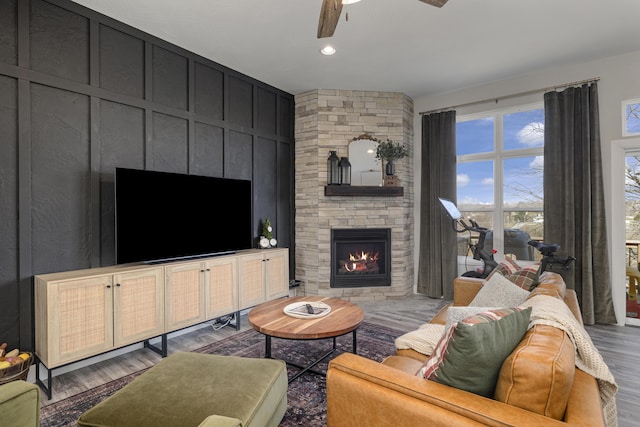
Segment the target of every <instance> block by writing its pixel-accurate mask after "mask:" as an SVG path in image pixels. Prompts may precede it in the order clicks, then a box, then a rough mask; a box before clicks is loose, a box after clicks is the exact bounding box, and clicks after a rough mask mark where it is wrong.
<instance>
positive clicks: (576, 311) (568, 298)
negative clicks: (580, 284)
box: [564, 289, 584, 326]
mask: <svg viewBox="0 0 640 427" xmlns="http://www.w3.org/2000/svg"><path fill="white" fill-rule="evenodd" d="M564 302H565V304H567V306H568V307H569V309H570V310H571V313H573V316H574V317H575V318H576V319H577V320H578V322H580V324H581V325H583V326H584V323H583V322H582V312H581V311H580V304H578V295H577V294H576V291H574V290H573V289H567V292H566V294H565V296H564Z"/></svg>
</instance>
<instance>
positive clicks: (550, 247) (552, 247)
mask: <svg viewBox="0 0 640 427" xmlns="http://www.w3.org/2000/svg"><path fill="white" fill-rule="evenodd" d="M528 243H529V245H531V246H533V247H534V248H536V249H537V250H539V251H540V252H541V253H542V254H543V255H551V254H553V253H554V252H556V251H558V249H560V245H559V244H557V243H544V242H536V241H535V240H529V242H528Z"/></svg>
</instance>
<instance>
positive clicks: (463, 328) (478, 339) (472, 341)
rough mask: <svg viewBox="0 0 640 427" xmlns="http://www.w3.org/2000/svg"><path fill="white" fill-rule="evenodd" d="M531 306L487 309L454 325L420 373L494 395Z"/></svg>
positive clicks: (477, 392)
mask: <svg viewBox="0 0 640 427" xmlns="http://www.w3.org/2000/svg"><path fill="white" fill-rule="evenodd" d="M530 316H531V307H528V308H526V309H521V308H518V307H516V308H501V309H496V310H490V311H486V312H484V313H479V314H476V315H473V316H469V317H467V318H466V319H464V320H462V321H460V322H458V323H456V324H454V325H452V327H451V328H450V329H449V330H448V331H447V332H446V333H445V334H444V335H443V337H442V338H441V339H440V341H439V342H438V344H437V345H436V348H435V350H434V351H433V354H432V356H431V358H430V359H428V360H427V361H426V362H425V364H424V365H423V367H422V368H421V369H420V371H418V374H417V375H418V376H422V377H424V378H426V379H428V380H433V381H436V382H439V383H441V384H445V385H448V386H451V387H455V388H458V389H461V390H466V391H469V392H471V393H475V394H479V395H481V396H485V397H489V398H493V394H494V391H495V388H496V383H497V381H498V375H499V374H500V368H501V367H502V363H503V362H504V360H505V359H506V358H507V357H508V356H509V354H511V352H512V351H513V349H514V348H516V346H517V345H518V343H519V342H520V341H521V340H522V337H523V336H524V334H525V333H526V332H527V328H528V326H529V317H530Z"/></svg>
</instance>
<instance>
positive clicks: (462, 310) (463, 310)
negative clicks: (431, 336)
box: [445, 305, 500, 331]
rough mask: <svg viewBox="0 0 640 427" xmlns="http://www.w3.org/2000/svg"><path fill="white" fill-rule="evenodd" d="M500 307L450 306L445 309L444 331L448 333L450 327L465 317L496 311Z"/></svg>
mask: <svg viewBox="0 0 640 427" xmlns="http://www.w3.org/2000/svg"><path fill="white" fill-rule="evenodd" d="M498 308H500V307H475V306H473V307H471V306H464V305H460V306H453V305H452V306H451V307H449V308H448V309H447V324H446V325H445V331H448V330H449V328H450V327H451V325H453V324H454V323H458V322H459V321H461V320H463V319H464V318H466V317H469V316H473V315H474V314H478V313H482V312H484V311H490V310H497V309H498Z"/></svg>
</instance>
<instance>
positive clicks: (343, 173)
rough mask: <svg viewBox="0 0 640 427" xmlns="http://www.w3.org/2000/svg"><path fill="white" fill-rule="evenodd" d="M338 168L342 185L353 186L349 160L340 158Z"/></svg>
mask: <svg viewBox="0 0 640 427" xmlns="http://www.w3.org/2000/svg"><path fill="white" fill-rule="evenodd" d="M338 168H339V169H340V185H351V163H349V158H347V157H340V163H339V165H338Z"/></svg>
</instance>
